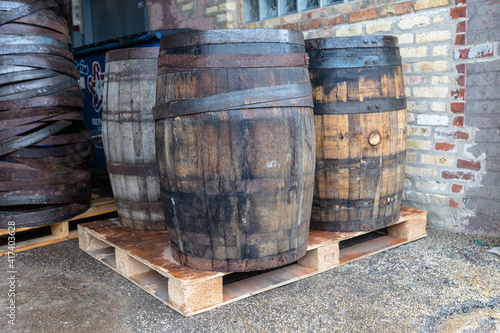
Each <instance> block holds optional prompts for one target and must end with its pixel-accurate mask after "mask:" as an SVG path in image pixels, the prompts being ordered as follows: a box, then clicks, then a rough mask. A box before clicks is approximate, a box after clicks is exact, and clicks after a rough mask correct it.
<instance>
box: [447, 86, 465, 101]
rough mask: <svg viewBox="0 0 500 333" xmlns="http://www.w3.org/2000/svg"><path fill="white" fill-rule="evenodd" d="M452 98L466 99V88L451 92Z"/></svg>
mask: <svg viewBox="0 0 500 333" xmlns="http://www.w3.org/2000/svg"><path fill="white" fill-rule="evenodd" d="M450 93H451V97H453V98H454V99H464V98H465V88H459V89H455V90H452V91H451V92H450Z"/></svg>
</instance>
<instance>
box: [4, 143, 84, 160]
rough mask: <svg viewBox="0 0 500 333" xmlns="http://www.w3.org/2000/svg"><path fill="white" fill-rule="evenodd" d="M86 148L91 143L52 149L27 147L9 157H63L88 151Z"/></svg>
mask: <svg viewBox="0 0 500 333" xmlns="http://www.w3.org/2000/svg"><path fill="white" fill-rule="evenodd" d="M87 147H92V142H90V141H88V142H78V143H71V144H67V145H61V146H54V147H43V148H40V147H29V148H23V149H19V150H17V151H15V152H13V153H10V154H9V156H12V157H21V158H22V157H25V158H47V157H57V156H65V155H70V154H76V153H79V152H81V151H83V150H86V149H88V148H87Z"/></svg>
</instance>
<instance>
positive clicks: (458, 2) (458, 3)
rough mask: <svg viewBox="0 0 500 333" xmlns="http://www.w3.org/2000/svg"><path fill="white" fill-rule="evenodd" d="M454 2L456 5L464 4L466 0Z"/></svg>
mask: <svg viewBox="0 0 500 333" xmlns="http://www.w3.org/2000/svg"><path fill="white" fill-rule="evenodd" d="M455 4H457V5H466V4H467V0H456V1H455Z"/></svg>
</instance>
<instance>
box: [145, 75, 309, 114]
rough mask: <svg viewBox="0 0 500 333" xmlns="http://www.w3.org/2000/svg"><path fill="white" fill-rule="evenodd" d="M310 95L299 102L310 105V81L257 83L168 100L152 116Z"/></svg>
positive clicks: (257, 104) (243, 106)
mask: <svg viewBox="0 0 500 333" xmlns="http://www.w3.org/2000/svg"><path fill="white" fill-rule="evenodd" d="M302 97H310V98H309V99H307V101H306V102H305V103H304V105H302V106H309V107H310V106H312V104H311V103H312V88H311V84H310V83H309V82H303V83H295V84H286V85H280V86H273V87H259V88H253V89H245V90H239V91H234V92H230V93H224V94H219V95H213V96H209V97H203V98H196V99H187V100H180V101H170V102H166V103H162V104H159V105H156V106H155V107H154V108H153V116H154V119H155V120H159V119H165V118H171V117H177V116H184V115H190V114H199V113H204V112H210V111H226V110H234V109H247V108H260V107H262V104H264V103H270V102H278V103H277V105H276V107H279V106H281V105H280V104H281V103H280V102H281V101H283V104H286V103H287V101H289V100H290V99H295V98H302Z"/></svg>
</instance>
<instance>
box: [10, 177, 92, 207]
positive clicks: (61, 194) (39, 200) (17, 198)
mask: <svg viewBox="0 0 500 333" xmlns="http://www.w3.org/2000/svg"><path fill="white" fill-rule="evenodd" d="M82 185H87V189H85V188H83V186H82ZM62 187H64V188H62ZM86 192H89V193H90V182H86V183H78V184H65V185H64V186H61V185H59V186H55V188H54V189H52V188H50V187H49V188H44V189H42V190H18V191H9V192H0V206H18V205H53V204H72V203H79V204H85V203H87V202H88V201H89V198H88V196H89V195H88V193H86Z"/></svg>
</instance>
